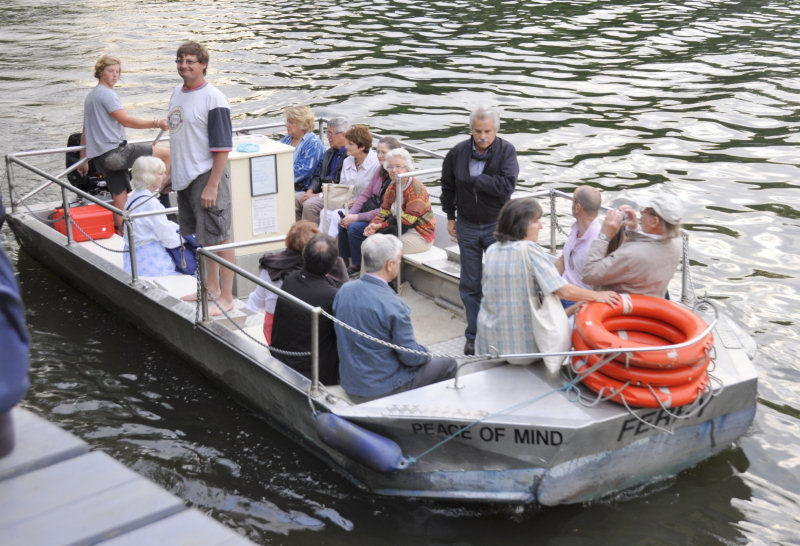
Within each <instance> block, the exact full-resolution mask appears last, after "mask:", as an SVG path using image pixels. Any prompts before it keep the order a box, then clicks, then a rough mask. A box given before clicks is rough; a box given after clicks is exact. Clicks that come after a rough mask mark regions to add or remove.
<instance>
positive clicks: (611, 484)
mask: <svg viewBox="0 0 800 546" xmlns="http://www.w3.org/2000/svg"><path fill="white" fill-rule="evenodd" d="M281 126H282V123H271V124H270V123H267V124H262V125H254V126H249V127H242V128H240V129H237V130H235V135H234V148H235V149H237V148H238V149H241V150H249V151H234V152H232V153H231V154H230V157H229V166H230V169H231V175H232V192H233V206H234V208H235V210H236V213H235V214H234V215H233V216H234V219H235V220H234V225H233V233H234V236H233V239H234V242H233V243H231V244H230V245H228V246H229V247H231V248H234V249H235V250H236V263H228V262H225V261H223V260H221V259H220V258H218V257H217V256H216V255H214V254H212V253H211V251H212V250H219V249H220V248H221V247H213V248H206V249H200V250H199V253H198V258H199V262H200V265H201V267H200V271H199V275H200V276H202V274H203V269H204V268H203V267H202V265H203V263H204V260H208V259H213V260H216V261H218V262H220V263H221V264H222V265H223V266H225V267H231V268H232V269H234V271H235V272H236V285H235V292H236V295H237V301H236V305H235V308H234V310H233V311H232V312H231V313H228V314H226V315H225V316H223V317H219V318H217V317H215V318H213V319H212V318H209V317H208V315H207V308H206V306H205V305H204V304H203V303H190V302H187V301H183V300H182V299H181V296H183V295H185V294H187V293H190V292H194V291H198V292H201V293H202V292H203V288H202V286H201V284H200V283H198V282H197V280H196V279H195V278H194V277H191V276H188V275H172V276H167V277H157V278H146V277H140V276H138V275H137V274H136V271H135V268H134V271H133V273H126V272H125V271H124V270H123V268H122V248H123V239H122V238H121V237H120V236H119V235H116V234H114V235H111V236H110V237H106V238H103V239H98V238H96V237H91V236H89V237H85V236H83V235H84V233H83V231H84V230H83V228H80V222H79V221H76V220H75V218H74V216H75V214H76V212H77V211H78V210H79V209H77V208H75V207H72V208H70V207H68V206H67V205H68V204H69V203H70V202H71V201H74V200H80V201H82V202H84V203H92V204H95V205H98V206H100V207H103V208H104V209H107V210H110V211H112V212H113V213H115V214H122V215H123V218H124V221H125V222H135V221H136V218H137V214H136V213H133V214H131V213H129V212H127V211H120V210H118V209H115V208H114V207H113V205H112V204H111V203H110V201H109V200H108V199H107V198H104V197H103V196H102V194H100V195H94V194H93V193H90V192H87V191H83V190H81V189H78V188H76V187H75V186H73V185H72V184H71V183H69V181H68V180H67V179H66V177H68V175H69V173H70V172H72V171H73V170H75V168H76V167H77V164H75V165H72V166H70V167H68V168H67V169H66V170H62V169H61V168H58V169H55V170H53V165H56V164H58V163H59V162H62V161H63V157H64V154H65V153H68V152H75V151H76V150H78V149H79V148H76V147H66V148H53V149H48V150H38V151H30V152H20V153H14V154H9V155H8V156H7V157H6V169H7V174H8V183H9V195H10V203H11V206H12V211H11V212H10V213H9V214H8V218H7V219H8V223H9V225H10V226H11V229H12V230H13V232H14V234H15V236H16V238H17V240H18V241H19V244H20V246H21V248H22V249H23V250H24V251H25V252H27V253H29V254H30V255H31V256H33V257H34V258H35V259H37V260H38V261H39V262H41V263H42V264H43V265H44V266H45V267H47V268H49V269H52V270H53V271H54V272H56V273H57V274H58V275H59V276H60V277H61V278H63V279H64V280H65V281H67V282H68V283H70V284H72V285H73V286H75V287H76V288H78V289H79V290H81V291H83V292H84V293H86V294H87V295H88V296H90V297H91V298H93V299H95V300H97V301H98V302H100V303H101V304H103V305H104V306H106V307H107V308H109V309H110V310H112V311H113V312H115V313H118V314H119V316H121V317H124V318H125V319H127V320H128V321H130V322H131V323H133V324H135V325H136V326H137V327H139V328H141V329H143V330H145V331H146V332H148V334H150V335H152V336H155V337H156V338H158V339H160V340H161V341H163V342H164V343H166V344H167V345H168V346H170V347H171V348H173V349H174V350H175V351H176V352H177V353H179V354H181V355H182V356H183V357H185V358H186V359H188V360H189V361H191V362H192V363H194V364H195V365H197V366H198V367H199V368H200V369H201V370H202V371H203V372H205V373H206V374H207V375H208V376H210V377H211V378H213V379H214V380H216V381H218V382H219V383H220V384H221V385H223V386H224V387H225V388H227V389H229V390H231V391H233V393H235V394H236V395H237V396H238V397H239V398H240V399H241V400H243V401H244V403H246V404H248V405H250V406H251V407H254V408H255V409H256V410H257V411H258V412H259V413H260V414H261V415H262V416H263V417H264V418H265V419H266V420H268V421H269V422H270V423H272V424H273V425H274V426H275V427H277V428H278V429H279V430H281V431H282V432H284V433H285V434H287V435H288V436H290V437H292V438H294V439H295V440H297V441H298V442H299V443H300V444H302V445H303V446H306V447H307V448H309V449H310V450H312V451H313V452H314V453H315V454H317V455H318V456H320V457H321V458H323V459H324V460H325V461H327V462H328V463H329V464H330V465H331V466H332V467H334V468H335V469H337V470H338V471H340V472H341V473H342V474H343V475H344V476H346V477H347V478H348V479H349V480H351V481H352V482H353V483H354V484H356V485H357V486H358V487H360V488H363V489H365V490H368V491H371V492H374V493H375V494H380V495H388V496H397V497H405V498H414V499H437V500H446V501H457V502H467V501H470V502H494V503H512V504H528V503H533V504H536V503H538V504H541V505H558V504H568V503H581V502H587V501H592V500H596V499H600V498H602V497H605V496H608V495H610V494H613V493H615V492H619V491H622V490H625V489H628V488H632V487H636V486H641V485H642V484H647V483H650V482H653V481H656V480H659V479H663V478H664V477H667V476H670V475H674V474H676V473H678V472H680V471H682V470H684V469H686V468H689V467H691V466H693V465H695V464H697V463H698V462H700V461H702V460H704V459H706V458H708V457H711V456H713V455H714V454H716V453H719V452H721V451H723V450H725V449H728V448H729V447H730V446H731V445H732V444H733V443H734V442H735V441H736V440H737V439H738V438H739V437H740V436H742V435H743V434H745V433H746V431H747V430H748V428H749V426H750V425H751V423H752V421H753V419H754V416H755V411H756V395H757V373H756V370H755V368H754V365H753V359H754V357H755V354H756V347H755V343H754V342H753V340H752V339H751V338H750V336H749V335H748V334H747V333H745V332H744V331H743V330H742V328H740V327H739V326H738V325H737V324H736V323H735V322H734V321H733V320H731V319H730V318H729V317H727V316H726V315H725V314H724V313H722V312H721V311H720V310H718V309H717V308H716V307H715V306H714V305H713V304H712V303H710V302H705V303H703V302H697V301H693V298H692V294H691V290H690V284H691V283H690V280H689V276H688V273H689V271H688V257H687V255H686V253H685V255H684V260H683V265H682V268H681V271H680V274H679V275H678V276H676V279H675V281H674V282H673V284H674V285H676V286H679V288H678V289H677V290H674V289H671V293H672V294H673V295H677V294H679V293H680V295H681V298H680V301H681V302H682V303H680V304H678V303H674V302H672V303H670V302H666V301H664V304H670V305H674V306H675V307H680V308H681V309H682V311H681V312H682V313H684V314H685V313H689V314H691V316H695V317H699V318H698V319H697V320H699V321H700V323H699V324H700V326H699V329H698V330H697V331H695V332H694V333H693V334H692V336H691V337H687V338H686V339H685V340H676V339H673V340H671V341H670V342H669V343H666V345H665V346H660V347H653V348H652V350H651V349H647V348H645V349H642V347H641V345H637V346H636V347H634V346H633V345H634V344H632V343H631V345H630V346H627V345H624V344H623V345H621V346H615V347H612V348H600V349H592V348H588V349H586V348H584V349H583V350H581V351H577V350H573V351H569V352H567V353H564V354H563V356H564V357H565V362H566V363H567V364H566V365H565V366H564V367H563V368H562V371H561V373H560V374H552V373H548V371H547V369H546V367H545V366H544V365H542V364H536V363H534V364H532V365H527V366H520V365H512V364H509V363H508V357H509V355H492V356H487V355H484V356H478V357H464V356H463V354H461V349H462V347H463V342H464V338H463V330H464V317H463V308H462V307H461V301H460V298H459V295H458V276H459V265H458V261H457V258H458V257H457V246H456V251H454V250H453V248H452V247H454V246H455V243H454V242H453V241H452V240H451V239H450V238H449V236H448V235H447V233H446V230H445V229H444V226H445V224H446V222H445V221H444V216H443V215H442V214H441V212H438V213H437V214H438V215H439V218H438V220H439V221H438V222H437V224H438V228H437V237H436V241H435V244H434V247H433V248H432V249H431V250H429V251H427V252H424V253H421V254H413V255H408V256H404V258H403V267H402V269H401V274H400V278H399V279H398V281H399V282H398V286H399V288H398V292H399V293H400V295H401V297H403V298H405V299H406V301H407V302H408V303H409V305H410V306H411V308H412V320H413V321H414V324H415V331H416V332H417V337H418V341H419V342H420V343H422V344H425V345H427V346H428V347H429V348H430V350H431V351H432V352H433V353H436V354H447V355H451V356H457V357H458V359H459V372H458V375H457V377H456V378H455V379H451V380H448V381H443V382H440V383H436V384H433V385H429V386H426V387H422V388H419V389H415V390H411V391H407V392H403V393H399V394H395V395H391V396H385V397H382V398H379V399H376V400H372V401H369V402H362V403H359V402H357V401H354V400H351V399H350V397H348V395H347V394H346V393H345V392H344V390H343V389H342V388H341V387H340V386H338V385H323V384H321V383H320V382H319V381H318V380H317V374H316V373H314V374H312V377H311V378H308V377H305V376H303V375H301V374H300V373H298V372H296V371H295V370H294V369H292V368H290V367H288V366H286V365H285V364H283V363H282V362H281V361H280V359H279V355H271V354H270V351H269V347H268V346H267V345H266V344H265V343H264V338H263V335H262V332H261V330H262V323H263V314H261V313H255V312H253V311H251V310H249V309H248V308H247V306H246V301H247V295H248V293H249V292H250V290H251V289H252V288H253V287H254V286H255V285H256V284H260V285H262V286H264V287H265V288H267V289H268V290H272V291H273V292H276V293H277V294H278V296H279V297H290V296H288V295H287V294H285V293H283V292H282V291H281V290H280V289H276V288H274V287H272V286H268V285H266V284H265V283H263V281H261V280H260V279H259V277H258V274H257V271H258V267H257V259H258V257H259V256H260V255H261V254H262V253H263V252H265V251H269V250H279V249H282V248H283V238H284V235H285V233H286V231H287V230H288V227H289V226H290V225H291V223H292V222H293V221H294V207H293V201H292V200H293V184H292V179H293V177H292V168H291V152H292V148H291V147H288V146H285V145H282V144H280V143H279V142H277V141H276V140H274V139H273V138H271V137H270V133H271V132H272V131H274V130H275V129H277V128H279V127H281ZM265 133H266V134H265ZM320 133H322V122H320ZM164 140H165V143H166V145H168V140H167V139H164ZM165 143H159V145H164V144H165ZM240 144H248V145H250V146H244V147H240V146H239V145H240ZM253 144H254V145H255V146H252V145H253ZM407 147H408V148H409V149H411V150H412V151H415V152H417V153H422V152H423V150H422V149H420V148H418V147H414V146H407ZM254 149H257V151H253V150H254ZM429 157H431V158H433V159H432V161H440V160H441V156H439V155H437V154H430V155H429ZM40 163H45V164H46V165H45V166H44V167H42V166H37V164H40ZM48 170H49V172H48ZM51 172H54V173H55V174H50V173H51ZM438 172H439V169H438V168H435V167H434V168H430V169H424V170H418V171H416V172H413V173H409V174H408V176H417V177H426V176H428V177H430V176H436V175H437V173H438ZM37 182H38V183H39V185H37V186H36V187H35V189H33V190H31V191H29V192H28V193H26V194H24V195H20V194H21V192H20V189H19V188H20V186H23V185H24V187H33V186H34V184H36V183H37ZM53 190H58V191H60V195H59V193H58V191H55V192H54V191H53ZM42 192H46V193H48V194H53V197H52V198H50V197H43V195H42ZM534 195H537V196H538V197H540V198H542V199H549V200H550V201H551V202H552V206H551V207H547V206H545V207H543V208H544V209H545V211H547V210H548V209H549V210H551V214H550V218H549V223H550V235H551V237H550V238H551V241H550V248H551V251H552V252H555V250H556V245H557V243H558V242H559V241H558V239H559V233H558V230H557V227H558V221H559V216H562V217H563V218H564V220H562V221H565V219H566V218H567V214H568V213H566V212H564V213H561V214H559V213H558V209H559V203H563V204H564V206H563V207H561V208H562V209H564V210H568V206H569V201H568V200H567V199H568V198H569V197H570V196H569V195H567V194H563V193H561V192H558V191H555V190H551V191H543V192H538V193H534ZM34 196H37V197H36V199H33V197H34ZM564 198H567V199H564ZM34 201H35V202H34ZM57 209H61V211H57ZM167 212H174V209H169V210H168V211H167ZM54 213H55V216H56V217H58V216H59V215H63V216H65V218H61V223H60V224H59V228H60V229H55V228H54V224H55V222H54V221H53V218H54ZM131 231H132V230H128V232H129V233H130V232H131ZM562 238H563V236H562ZM79 239H84V240H82V241H80V240H79ZM130 242H131V243H134V241H130ZM130 246H131V247H132V248H133V247H135V244H131V245H130ZM673 297H674V296H673ZM203 301H205V298H200V302H203ZM300 303H302V302H300ZM690 305H691V307H690ZM301 306H302V305H301ZM304 309H306V311H308V312H312V313H316V314H318V313H319V312H320V310H319V309H312V308H310V307H309V306H307V305H305V306H304ZM431 324H432V325H434V326H431ZM695 334H696V335H695ZM576 341H577V339H576ZM700 344H705V346H704V348H703V351H704V354H705V355H706V360H705V361H703V363H702V364H703V368H702V372H698V373H702V374H703V376H704V377H705V378H706V379H704V381H703V382H702V383H701V384H695V393H694V396H693V397H691V399H692V400H693V401H691V402H690V403H688V404H686V405H678V404H677V403H674V402H675V401H672V400H671V399H670V395H669V393H670V392H671V391H670V388H667V389H666V391H665V392H666V396H660V395H658V392H661V391H662V389H660V388H653V387H648V389H649V390H650V391H653V401H655V403H654V404H650V405H651V406H653V407H644V408H643V407H635V404H631V403H629V402H628V400H627V399H626V397H625V395H624V390H622V389H620V388H618V387H616V388H614V387H609V388H608V389H607V390H606V389H602V388H601V389H600V395H598V394H595V392H594V391H593V390H591V389H590V388H588V387H587V382H586V381H585V380H586V378H587V377H588V376H589V372H592V373H593V372H594V371H597V369H600V368H602V367H603V366H604V364H605V363H607V362H612V361H614V360H615V359H616V360H619V359H620V358H622V359H623V360H624V359H625V358H628V359H630V357H631V355H635V356H638V357H639V358H643V359H644V360H645V361H647V360H648V359H649V358H650V357H649V356H648V354H650V355H652V357H653V359H655V357H656V351H660V352H659V353H658V355H661V356H663V355H664V354H665V352H668V351H670V350H671V351H680V350H682V349H686V348H689V349H690V350H694V349H693V348H696V347H697V346H699V345H700ZM311 352H312V359H314V360H315V359H316V358H315V355H316V347H312V351H311ZM625 355H628V356H627V357H626V356H625ZM276 356H277V357H276ZM511 356H520V355H511ZM590 357H591V358H590ZM573 362H574V363H573ZM587 368H592V369H587ZM627 383H628V384H630V383H631V381H627ZM612 389H613V390H612ZM620 393H622V396H620ZM615 397H616V400H614V398H615Z"/></svg>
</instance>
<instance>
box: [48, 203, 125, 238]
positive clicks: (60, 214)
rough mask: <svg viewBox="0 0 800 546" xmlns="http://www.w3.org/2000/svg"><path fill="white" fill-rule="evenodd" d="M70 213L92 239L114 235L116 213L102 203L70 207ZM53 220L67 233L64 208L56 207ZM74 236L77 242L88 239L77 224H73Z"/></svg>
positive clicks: (56, 225)
mask: <svg viewBox="0 0 800 546" xmlns="http://www.w3.org/2000/svg"><path fill="white" fill-rule="evenodd" d="M69 215H70V217H72V219H73V220H74V221H75V223H76V224H78V225H79V226H80V227H81V229H82V230H83V231H85V232H86V235H88V236H89V237H91V238H92V239H108V238H109V237H111V236H112V235H114V214H113V213H112V212H111V211H110V210H108V209H106V208H103V207H101V206H100V205H86V206H83V207H70V209H69ZM53 220H54V221H55V224H54V227H55V228H56V229H57V230H58V231H60V232H61V233H63V234H64V235H66V234H67V226H66V222H65V221H64V209H56V210H55V211H54V212H53ZM72 237H73V238H74V240H75V241H76V242H81V241H88V239H87V238H86V237H84V235H83V233H81V232H80V231H79V230H78V229H77V228H76V227H75V225H73V226H72Z"/></svg>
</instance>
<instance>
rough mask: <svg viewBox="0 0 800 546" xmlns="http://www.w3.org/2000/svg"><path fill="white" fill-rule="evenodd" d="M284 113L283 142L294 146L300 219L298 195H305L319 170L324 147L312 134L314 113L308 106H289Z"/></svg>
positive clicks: (295, 181) (293, 155) (296, 212)
mask: <svg viewBox="0 0 800 546" xmlns="http://www.w3.org/2000/svg"><path fill="white" fill-rule="evenodd" d="M284 113H285V115H286V136H285V137H283V138H282V139H281V142H282V143H283V144H288V145H290V146H294V153H293V154H292V160H293V162H294V191H295V216H296V220H299V219H300V211H298V210H297V209H298V206H297V200H298V196H303V195H305V193H306V191H307V190H308V188H309V187H310V186H311V181H312V178H313V177H314V174H315V173H316V172H317V171H318V170H319V165H320V161H321V160H322V155H323V154H324V153H325V147H324V146H323V145H322V141H321V140H320V139H319V137H318V136H317V135H315V134H314V113H313V112H312V111H311V108H309V107H308V106H290V107H288V108H286V110H285V111H284Z"/></svg>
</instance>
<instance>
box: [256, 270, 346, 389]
mask: <svg viewBox="0 0 800 546" xmlns="http://www.w3.org/2000/svg"><path fill="white" fill-rule="evenodd" d="M342 265H344V262H342ZM281 288H282V289H283V290H285V291H286V292H288V293H289V294H291V295H293V296H295V297H297V298H300V299H301V300H303V301H304V302H306V303H308V304H309V305H313V306H315V307H320V308H322V309H324V310H325V311H327V312H328V313H331V314H333V298H334V297H336V291H337V289H338V284H337V283H336V282H335V281H333V280H332V279H329V278H328V277H325V276H322V275H314V274H313V273H309V272H308V271H306V270H305V269H301V270H300V271H295V272H294V273H292V274H290V275H289V276H288V277H286V280H285V281H283V285H282V286H281ZM272 346H273V347H277V348H279V349H283V350H285V351H292V352H298V353H301V352H307V351H310V350H311V313H309V312H307V311H306V310H305V309H301V308H300V307H297V306H296V305H294V304H293V303H291V302H289V301H288V300H285V299H283V298H278V302H277V303H276V304H275V318H274V320H273V323H272ZM275 357H276V358H278V359H279V360H281V361H282V362H283V363H285V364H287V365H288V366H291V367H292V368H294V369H295V370H297V371H298V372H300V373H302V374H303V375H305V376H306V377H308V378H309V379H311V357H310V356H288V355H282V354H280V353H275ZM319 380H320V381H321V382H322V384H323V385H336V384H338V383H339V355H338V353H337V351H336V333H335V332H334V330H333V323H332V322H331V321H330V319H327V318H325V317H320V319H319Z"/></svg>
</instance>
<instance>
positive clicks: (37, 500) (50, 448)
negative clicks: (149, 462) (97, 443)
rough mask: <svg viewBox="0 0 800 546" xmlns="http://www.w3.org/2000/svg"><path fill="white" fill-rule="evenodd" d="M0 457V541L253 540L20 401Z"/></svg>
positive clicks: (6, 545)
mask: <svg viewBox="0 0 800 546" xmlns="http://www.w3.org/2000/svg"><path fill="white" fill-rule="evenodd" d="M13 416H14V425H15V427H14V428H15V436H16V439H17V446H16V448H15V450H14V451H13V452H12V453H11V454H10V455H9V456H7V457H5V458H2V459H0V543H2V544H3V546H15V545H20V546H22V545H24V546H37V545H47V546H55V545H60V544H64V545H66V544H97V543H100V542H102V541H110V543H113V544H120V545H124V544H193V545H194V544H196V545H209V546H212V545H213V546H217V545H220V546H221V545H239V544H252V543H251V542H250V541H248V540H247V539H246V538H244V537H242V536H241V535H239V534H237V533H236V532H234V531H232V530H231V529H228V528H227V527H225V526H224V525H222V524H220V523H219V522H217V521H215V520H213V519H211V518H209V517H207V516H205V515H203V514H202V513H201V512H199V511H197V510H193V509H187V507H186V506H185V504H184V502H183V501H182V500H181V499H180V498H178V497H177V496H175V495H173V494H172V493H169V492H167V491H165V490H164V489H162V488H161V487H159V486H157V485H155V484H154V483H152V482H150V481H149V480H147V479H146V478H144V477H142V476H140V475H138V474H137V473H136V472H134V471H133V470H130V469H129V468H127V467H126V466H125V465H123V464H121V463H119V462H118V461H115V460H114V459H113V458H111V457H110V456H109V455H107V454H105V453H102V452H100V451H90V450H89V447H88V445H87V444H86V443H85V442H83V441H82V440H80V439H78V438H76V437H74V436H73V435H71V434H69V433H67V432H65V431H63V430H61V429H59V428H58V427H57V426H55V425H53V424H51V423H48V422H47V421H46V420H44V419H42V418H40V417H37V416H35V415H33V414H32V413H30V412H28V411H27V410H24V409H21V408H15V409H14V414H13Z"/></svg>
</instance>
